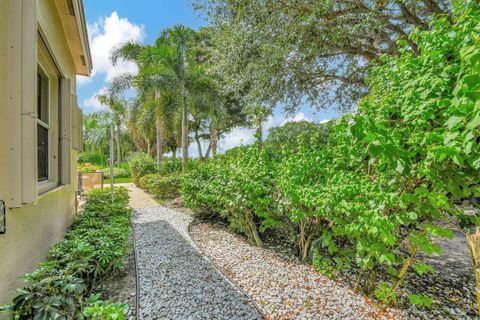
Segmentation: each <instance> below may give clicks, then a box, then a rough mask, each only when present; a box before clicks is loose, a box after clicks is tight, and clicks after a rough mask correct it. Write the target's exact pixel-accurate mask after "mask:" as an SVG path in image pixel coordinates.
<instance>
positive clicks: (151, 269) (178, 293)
mask: <svg viewBox="0 0 480 320" xmlns="http://www.w3.org/2000/svg"><path fill="white" fill-rule="evenodd" d="M128 188H129V189H132V188H133V187H131V186H128ZM140 191H141V190H140ZM140 191H138V190H136V191H135V192H136V195H134V194H131V196H132V201H131V204H132V207H133V208H134V217H133V226H134V230H135V237H136V246H137V253H138V256H137V268H138V269H137V270H138V274H139V282H140V283H139V284H140V306H139V311H138V318H139V319H175V320H177V319H185V320H190V319H239V320H240V319H248V320H255V319H262V316H261V315H260V314H259V312H258V311H257V309H255V307H254V304H253V303H252V301H251V300H250V298H249V297H248V296H247V295H246V294H244V293H243V292H242V291H240V290H239V289H238V288H237V287H236V286H235V285H233V284H232V283H231V282H230V281H229V280H228V279H227V278H226V277H225V276H224V275H223V274H221V273H220V272H219V271H218V270H217V269H216V268H215V267H214V266H213V265H212V264H211V263H209V262H208V261H207V260H206V259H205V258H204V257H203V256H202V254H201V253H200V252H199V251H198V249H196V247H195V244H194V243H193V241H192V239H191V238H190V236H189V234H188V226H189V224H190V222H191V221H192V218H191V217H190V216H189V215H187V214H185V213H182V212H178V211H174V210H172V209H168V208H165V207H159V206H156V207H154V206H151V203H150V205H146V206H144V207H145V208H135V202H136V201H138V197H143V195H142V194H141V192H140ZM140 204H141V203H139V205H140Z"/></svg>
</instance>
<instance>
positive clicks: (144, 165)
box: [130, 153, 157, 186]
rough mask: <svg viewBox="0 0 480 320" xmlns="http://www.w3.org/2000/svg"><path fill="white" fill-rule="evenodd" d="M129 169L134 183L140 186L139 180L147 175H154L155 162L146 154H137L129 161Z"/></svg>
mask: <svg viewBox="0 0 480 320" xmlns="http://www.w3.org/2000/svg"><path fill="white" fill-rule="evenodd" d="M130 168H131V170H132V177H133V181H134V183H135V184H136V185H137V186H138V185H140V178H141V177H143V176H145V175H146V174H149V173H155V172H156V170H157V165H156V162H155V160H153V159H152V158H151V157H149V156H148V155H146V154H143V153H138V154H136V155H135V156H133V157H132V158H131V160H130Z"/></svg>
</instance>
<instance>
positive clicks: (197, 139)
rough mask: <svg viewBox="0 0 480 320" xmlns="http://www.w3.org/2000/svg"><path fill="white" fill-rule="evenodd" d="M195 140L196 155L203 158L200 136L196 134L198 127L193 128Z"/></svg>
mask: <svg viewBox="0 0 480 320" xmlns="http://www.w3.org/2000/svg"><path fill="white" fill-rule="evenodd" d="M195 142H196V143H197V148H198V157H199V158H200V159H201V160H203V152H202V143H201V142H200V136H199V135H198V128H195Z"/></svg>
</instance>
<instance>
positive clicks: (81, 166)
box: [78, 162, 104, 173]
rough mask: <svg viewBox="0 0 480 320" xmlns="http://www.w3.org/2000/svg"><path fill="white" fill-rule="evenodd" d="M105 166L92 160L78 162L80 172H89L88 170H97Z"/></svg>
mask: <svg viewBox="0 0 480 320" xmlns="http://www.w3.org/2000/svg"><path fill="white" fill-rule="evenodd" d="M103 169H104V167H103V166H99V165H94V164H91V163H90V162H84V163H79V164H78V172H82V173H88V172H97V171H99V170H103Z"/></svg>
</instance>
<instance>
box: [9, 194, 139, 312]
mask: <svg viewBox="0 0 480 320" xmlns="http://www.w3.org/2000/svg"><path fill="white" fill-rule="evenodd" d="M114 199H115V200H114V201H113V202H112V199H111V193H110V190H109V189H105V190H92V191H91V192H90V193H89V194H88V195H87V201H86V204H85V207H84V209H83V211H82V213H81V214H79V215H77V216H75V217H74V220H73V223H72V226H71V227H70V229H69V230H68V231H67V233H66V235H65V239H64V240H62V241H60V242H58V243H57V244H55V245H54V246H53V247H52V248H51V249H50V252H49V253H48V258H47V260H46V261H45V262H43V263H42V264H40V267H39V268H38V269H37V270H35V271H34V272H32V273H30V274H26V275H25V276H24V281H25V283H26V285H25V287H24V288H22V289H18V290H17V296H16V297H15V298H14V299H13V301H12V303H11V304H9V305H7V306H6V307H4V308H3V309H4V311H6V312H9V313H12V315H13V316H14V318H15V319H123V317H124V310H125V309H126V306H125V305H123V304H117V303H111V302H109V301H105V300H103V298H104V297H102V294H101V288H102V286H103V285H104V284H105V283H107V282H108V281H110V280H111V279H113V278H114V277H116V276H117V275H118V273H119V272H120V271H121V270H122V269H123V266H124V265H123V261H124V257H125V255H126V253H127V245H128V239H129V234H130V231H131V227H130V221H129V219H130V209H128V208H127V204H128V192H127V190H126V189H124V188H116V189H115V198H114Z"/></svg>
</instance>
